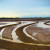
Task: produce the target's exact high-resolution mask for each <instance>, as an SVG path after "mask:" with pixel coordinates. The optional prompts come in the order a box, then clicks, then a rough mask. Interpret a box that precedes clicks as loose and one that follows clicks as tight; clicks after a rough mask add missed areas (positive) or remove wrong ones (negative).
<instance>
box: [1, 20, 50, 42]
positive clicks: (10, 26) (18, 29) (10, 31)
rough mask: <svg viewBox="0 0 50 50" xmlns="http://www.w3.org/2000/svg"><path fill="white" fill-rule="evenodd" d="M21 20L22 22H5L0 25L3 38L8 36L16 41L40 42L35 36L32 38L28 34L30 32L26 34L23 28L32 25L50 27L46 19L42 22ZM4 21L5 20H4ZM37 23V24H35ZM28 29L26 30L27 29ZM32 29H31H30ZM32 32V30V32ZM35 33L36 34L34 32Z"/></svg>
mask: <svg viewBox="0 0 50 50" xmlns="http://www.w3.org/2000/svg"><path fill="white" fill-rule="evenodd" d="M18 22H20V24H19V23H18V24H17V22H10V23H9V22H5V23H7V24H3V25H0V30H1V31H0V37H3V38H7V39H13V41H16V42H28V43H38V42H39V41H38V40H37V39H36V40H37V41H36V40H35V39H34V38H33V37H32V38H31V36H28V35H27V34H29V33H28V32H27V34H25V33H26V32H24V31H23V29H24V28H25V27H27V26H30V25H32V27H34V26H37V27H41V28H49V29H50V27H49V26H48V25H45V24H44V23H45V21H44V22H43V21H42V22H41V21H38V22H36V21H18ZM3 23H4V22H3ZM35 24H36V25H35ZM25 31H26V30H25ZM30 31H31V29H30ZM30 33H31V32H30ZM30 35H31V34H30ZM33 35H36V33H35V34H33Z"/></svg>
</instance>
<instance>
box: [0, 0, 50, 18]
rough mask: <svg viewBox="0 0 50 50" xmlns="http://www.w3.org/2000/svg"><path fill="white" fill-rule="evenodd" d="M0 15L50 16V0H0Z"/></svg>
mask: <svg viewBox="0 0 50 50" xmlns="http://www.w3.org/2000/svg"><path fill="white" fill-rule="evenodd" d="M0 17H50V0H0Z"/></svg>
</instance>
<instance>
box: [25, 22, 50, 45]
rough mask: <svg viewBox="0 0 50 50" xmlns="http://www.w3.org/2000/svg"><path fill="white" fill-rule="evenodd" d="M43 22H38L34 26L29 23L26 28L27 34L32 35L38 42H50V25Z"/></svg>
mask: <svg viewBox="0 0 50 50" xmlns="http://www.w3.org/2000/svg"><path fill="white" fill-rule="evenodd" d="M44 23H45V22H39V23H37V24H35V26H33V25H31V26H29V27H27V28H26V30H25V31H26V32H27V34H29V35H31V37H34V38H35V39H33V40H34V41H35V40H36V39H37V40H36V41H37V42H38V43H46V44H48V43H50V26H48V25H46V24H44Z"/></svg>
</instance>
